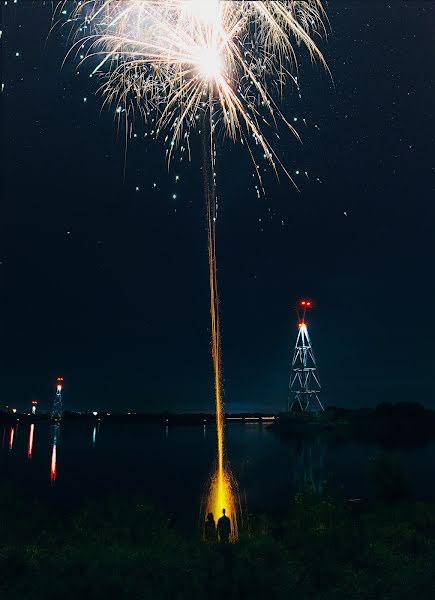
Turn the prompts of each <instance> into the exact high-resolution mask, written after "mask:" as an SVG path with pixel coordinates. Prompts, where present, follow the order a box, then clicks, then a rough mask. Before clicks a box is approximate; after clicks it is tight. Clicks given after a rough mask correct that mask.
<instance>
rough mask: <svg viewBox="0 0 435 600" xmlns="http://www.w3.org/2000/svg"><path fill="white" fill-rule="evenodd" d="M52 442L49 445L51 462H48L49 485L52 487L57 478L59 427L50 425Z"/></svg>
mask: <svg viewBox="0 0 435 600" xmlns="http://www.w3.org/2000/svg"><path fill="white" fill-rule="evenodd" d="M52 430H53V441H52V444H51V461H50V483H51V485H54V484H55V483H56V478H57V444H58V438H59V431H60V425H52Z"/></svg>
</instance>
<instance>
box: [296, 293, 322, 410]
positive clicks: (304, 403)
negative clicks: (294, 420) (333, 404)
mask: <svg viewBox="0 0 435 600" xmlns="http://www.w3.org/2000/svg"><path fill="white" fill-rule="evenodd" d="M312 307H313V303H312V301H311V300H300V301H299V303H298V305H297V307H296V308H295V310H296V314H297V316H298V336H297V338H296V344H295V350H294V353H293V360H292V368H291V373H290V382H289V395H288V404H287V410H288V411H291V410H299V411H301V412H308V411H310V410H325V409H324V408H323V404H322V402H321V400H320V397H319V394H320V390H321V385H320V380H319V375H318V373H317V364H316V359H315V357H314V352H313V348H312V346H311V340H310V336H309V333H308V327H307V324H306V322H305V315H306V312H307V310H310V309H311V308H312Z"/></svg>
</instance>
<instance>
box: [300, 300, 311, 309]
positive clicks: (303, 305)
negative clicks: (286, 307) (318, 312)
mask: <svg viewBox="0 0 435 600" xmlns="http://www.w3.org/2000/svg"><path fill="white" fill-rule="evenodd" d="M312 306H313V302H312V300H307V299H306V298H305V299H304V300H299V307H300V308H312Z"/></svg>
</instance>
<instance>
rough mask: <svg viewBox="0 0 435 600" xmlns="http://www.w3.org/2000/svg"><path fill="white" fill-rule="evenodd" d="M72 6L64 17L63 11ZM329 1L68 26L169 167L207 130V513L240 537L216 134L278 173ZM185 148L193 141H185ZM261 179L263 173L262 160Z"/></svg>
mask: <svg viewBox="0 0 435 600" xmlns="http://www.w3.org/2000/svg"><path fill="white" fill-rule="evenodd" d="M64 6H65V5H64V4H62V5H61V9H62V10H61V12H64ZM323 17H324V13H323V9H322V5H321V2H320V0H269V1H260V0H256V1H249V0H245V1H238V0H124V1H122V2H121V1H118V0H82V1H81V2H80V3H79V4H78V5H77V6H76V8H75V10H74V12H73V13H72V14H71V15H70V18H69V19H68V20H69V21H70V22H73V23H74V24H76V23H77V22H78V23H80V27H79V28H77V27H75V31H77V29H78V30H79V32H80V35H79V38H80V39H79V40H78V41H77V42H76V44H74V45H73V47H72V48H73V49H74V48H76V50H77V52H79V51H80V53H83V60H86V59H89V58H91V57H96V56H97V57H98V61H97V62H98V64H97V65H96V66H95V68H94V69H93V72H92V75H97V74H98V75H102V76H103V78H104V80H103V84H102V92H103V94H104V97H105V102H106V103H109V104H115V105H116V107H117V112H118V113H120V114H122V115H123V116H125V119H126V122H127V123H128V122H129V119H131V117H133V115H134V113H135V112H137V111H139V112H140V113H141V115H142V116H143V117H144V119H145V120H147V119H148V118H150V117H151V115H152V118H156V117H157V127H156V129H155V133H156V135H158V134H159V133H160V132H162V131H167V132H170V137H171V139H170V147H169V150H168V161H170V159H171V157H172V153H173V149H174V148H175V147H176V146H177V144H179V143H180V142H181V141H182V140H186V142H185V143H186V145H187V146H188V147H189V136H190V133H191V131H192V130H194V129H196V128H198V129H200V128H203V129H204V131H202V134H203V140H204V146H203V160H204V163H203V172H204V183H205V197H206V205H207V221H208V253H209V274H210V313H211V329H212V357H213V365H214V375H215V398H216V426H217V450H218V452H217V468H216V472H215V473H214V475H213V476H212V478H211V485H210V491H209V495H208V500H207V510H208V511H210V512H213V513H214V514H215V516H218V515H220V513H221V510H222V508H226V510H227V513H229V514H230V515H231V518H232V524H233V537H236V536H237V505H238V501H237V495H236V493H235V486H234V484H233V478H232V476H231V473H230V470H229V467H228V465H227V464H226V463H225V456H224V412H223V402H222V390H221V366H220V363H221V359H220V330H219V299H218V288H217V276H216V230H215V227H216V189H215V159H214V157H215V147H214V137H215V131H216V129H217V128H219V129H221V130H223V132H224V133H225V134H226V136H227V137H229V138H230V139H232V140H233V141H237V140H238V141H241V142H242V143H243V144H245V145H246V147H247V148H248V149H249V152H250V153H251V156H252V158H253V159H254V154H253V147H254V146H255V145H256V146H259V148H260V150H261V151H262V153H263V154H264V157H265V158H266V159H267V160H268V161H269V162H270V163H271V165H272V166H273V168H274V169H275V170H277V165H280V166H281V167H282V168H283V170H284V171H285V173H286V174H287V175H288V176H289V177H290V175H289V173H288V172H287V171H286V169H285V167H284V166H283V165H282V163H281V162H280V161H279V158H278V157H277V155H276V153H275V151H274V149H273V146H272V145H271V143H270V142H269V141H268V139H267V137H266V136H265V134H264V130H265V129H266V128H267V127H269V128H271V129H274V128H275V127H276V125H277V120H278V119H281V120H282V121H284V123H286V125H287V126H288V128H289V129H290V130H291V131H292V132H293V133H294V134H295V135H296V136H297V132H296V131H295V130H294V128H293V127H292V125H291V124H290V123H289V122H288V121H287V120H286V119H285V117H284V116H283V115H282V113H281V112H280V110H279V108H278V105H277V102H276V100H275V99H274V98H276V97H277V95H278V96H279V95H280V94H282V93H283V91H284V88H285V86H286V84H287V82H288V81H289V79H292V80H293V82H294V83H296V79H295V78H294V77H293V76H292V71H293V69H294V67H295V64H296V56H295V50H294V44H295V43H296V44H298V45H301V44H302V45H304V46H305V47H306V48H307V49H308V52H309V54H310V56H311V58H312V59H315V58H317V59H319V60H320V61H321V62H322V63H324V59H323V56H322V54H321V52H320V51H319V49H318V48H317V46H316V43H315V41H314V36H315V35H318V34H321V33H322V32H323V31H324V27H323V20H322V19H323ZM183 143H184V142H183ZM254 165H255V168H256V171H257V176H258V177H259V180H260V182H261V176H260V172H259V170H258V167H257V165H256V161H255V160H254Z"/></svg>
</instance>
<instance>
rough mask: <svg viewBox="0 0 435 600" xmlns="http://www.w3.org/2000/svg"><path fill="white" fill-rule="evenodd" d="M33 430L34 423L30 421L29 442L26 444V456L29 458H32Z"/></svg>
mask: <svg viewBox="0 0 435 600" xmlns="http://www.w3.org/2000/svg"><path fill="white" fill-rule="evenodd" d="M34 430H35V425H34V423H32V424H31V425H30V431H29V443H28V444H27V458H28V459H29V460H32V453H33V432H34Z"/></svg>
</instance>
